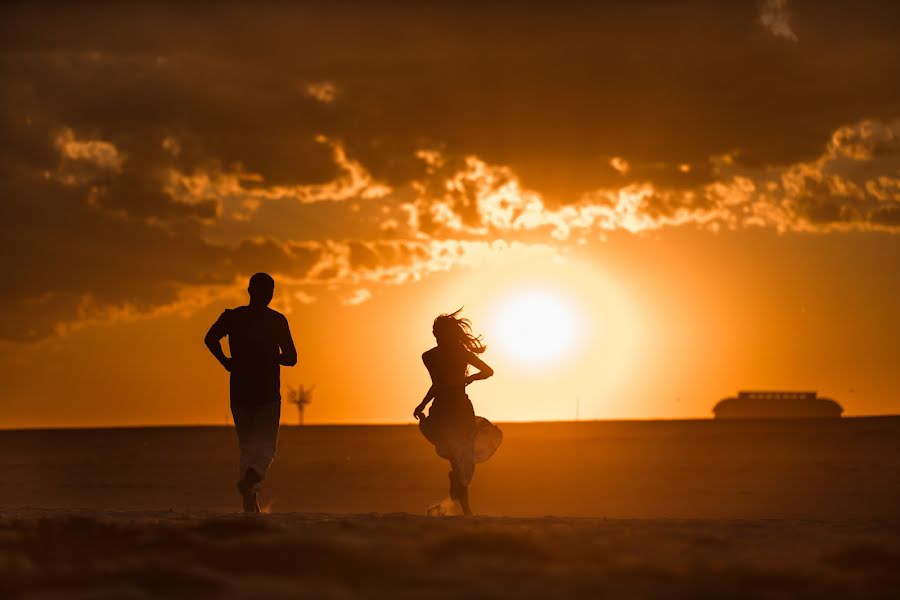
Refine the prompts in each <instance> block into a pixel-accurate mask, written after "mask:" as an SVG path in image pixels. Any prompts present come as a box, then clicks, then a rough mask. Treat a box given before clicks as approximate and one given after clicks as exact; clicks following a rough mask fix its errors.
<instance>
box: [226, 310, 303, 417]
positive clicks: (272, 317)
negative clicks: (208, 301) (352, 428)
mask: <svg viewBox="0 0 900 600" xmlns="http://www.w3.org/2000/svg"><path fill="white" fill-rule="evenodd" d="M212 329H213V330H214V331H216V332H218V333H222V334H225V335H227V336H228V346H229V347H230V349H231V402H232V404H240V405H247V404H265V403H267V402H275V401H278V400H281V366H280V363H279V359H280V357H281V355H282V354H284V355H286V356H293V357H296V354H297V351H296V349H295V348H294V342H293V340H292V339H291V330H290V328H289V327H288V322H287V319H286V318H285V317H284V315H283V314H281V313H280V312H278V311H274V310H272V309H271V308H268V307H254V306H241V307H238V308H235V309H232V310H226V311H225V312H223V313H222V316H220V317H219V320H218V321H216V323H215V324H214V325H213V328H212ZM294 361H295V362H296V358H294ZM291 364H293V363H291Z"/></svg>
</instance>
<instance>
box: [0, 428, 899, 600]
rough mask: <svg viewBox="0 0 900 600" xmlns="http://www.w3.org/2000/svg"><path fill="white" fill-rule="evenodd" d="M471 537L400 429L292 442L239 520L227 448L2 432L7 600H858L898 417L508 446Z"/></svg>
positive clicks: (583, 431)
mask: <svg viewBox="0 0 900 600" xmlns="http://www.w3.org/2000/svg"><path fill="white" fill-rule="evenodd" d="M502 427H503V429H504V431H505V434H506V438H505V441H504V444H503V446H502V447H501V449H500V450H499V451H498V453H497V455H496V456H495V457H494V458H493V459H492V460H491V461H490V462H488V463H485V464H484V465H480V466H479V468H478V471H477V472H476V475H475V480H474V482H473V486H472V500H473V506H474V508H475V510H476V512H478V513H479V514H480V515H482V516H478V517H475V518H461V517H452V518H437V519H435V518H428V517H425V516H422V515H424V512H425V509H426V508H427V506H428V505H430V504H432V503H433V502H435V501H437V500H440V499H441V498H442V497H443V496H444V495H445V488H446V470H447V469H446V466H445V464H444V463H442V461H440V460H439V459H438V458H437V457H436V456H434V455H433V452H432V451H431V450H430V448H429V446H428V445H427V443H426V442H425V441H424V440H422V439H421V437H420V436H419V434H418V432H417V431H416V429H415V428H414V427H412V426H397V427H305V428H297V427H285V428H283V429H282V434H281V441H280V446H279V455H278V458H277V461H276V463H275V465H274V466H273V470H272V472H271V474H270V478H269V480H268V481H267V482H266V490H265V493H264V495H263V498H262V501H263V503H264V504H266V505H267V508H268V510H270V511H271V514H265V515H260V516H243V515H240V514H237V513H236V512H235V511H236V509H237V508H238V507H239V498H238V496H237V493H236V491H235V490H234V481H235V479H236V476H237V474H236V472H235V471H236V467H235V462H236V448H235V441H234V433H233V431H231V430H230V429H227V428H214V427H207V428H156V429H154V428H148V429H110V430H56V431H5V432H0V597H4V598H6V597H73V596H78V597H115V598H118V597H144V596H148V595H149V596H154V595H155V596H165V597H247V598H260V597H313V598H353V597H373V598H374V597H377V598H382V597H391V598H443V597H447V598H451V597H453V598H458V597H466V598H478V597H483V598H531V597H585V598H597V597H604V596H605V597H666V598H670V597H680V598H702V597H708V598H722V597H729V598H751V597H783V598H846V597H858V598H872V597H884V598H888V597H893V594H894V593H895V592H896V590H897V589H898V584H900V444H898V440H900V419H897V418H865V419H844V420H840V421H796V422H790V421H756V422H713V421H666V422H597V423H578V424H573V423H535V424H507V425H502Z"/></svg>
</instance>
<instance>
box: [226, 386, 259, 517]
mask: <svg viewBox="0 0 900 600" xmlns="http://www.w3.org/2000/svg"><path fill="white" fill-rule="evenodd" d="M253 408H254V407H252V406H238V405H234V404H232V405H231V415H232V416H233V417H234V428H235V431H236V432H237V436H238V444H239V446H240V450H241V457H240V469H239V473H240V475H239V476H238V483H237V488H238V491H239V492H240V493H241V496H242V497H243V505H244V512H259V503H258V502H257V485H258V483H259V481H260V479H261V478H259V477H258V476H257V475H256V473H255V471H254V470H253V468H252V465H253V457H254V455H255V454H256V445H257V441H256V435H255V434H254V424H255V414H254V411H253Z"/></svg>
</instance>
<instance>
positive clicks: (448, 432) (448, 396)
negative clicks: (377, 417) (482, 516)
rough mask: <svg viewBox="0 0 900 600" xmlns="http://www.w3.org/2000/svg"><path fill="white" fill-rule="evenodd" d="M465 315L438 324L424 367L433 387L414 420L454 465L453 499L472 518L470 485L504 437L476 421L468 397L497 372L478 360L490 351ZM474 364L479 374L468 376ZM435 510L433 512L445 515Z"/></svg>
mask: <svg viewBox="0 0 900 600" xmlns="http://www.w3.org/2000/svg"><path fill="white" fill-rule="evenodd" d="M460 311H462V309H461V308H460V309H459V310H457V311H456V312H454V313H450V314H444V315H440V316H439V317H438V318H436V319H435V320H434V326H433V328H432V333H434V337H435V339H436V340H437V346H436V347H434V348H432V349H431V350H428V351H427V352H425V353H424V354H423V355H422V362H424V363H425V367H426V368H427V369H428V373H429V375H431V387H430V388H428V392H427V393H426V394H425V397H424V398H423V399H422V402H420V403H419V405H418V406H417V407H416V409H415V411H413V417H415V418H416V419H418V420H419V429H420V430H421V431H422V434H423V435H424V436H425V437H426V438H427V439H428V441H430V442H431V443H432V444H434V446H435V449H436V450H437V453H438V455H439V456H440V457H441V458H445V459H447V460H448V461H450V468H451V470H450V473H449V477H450V498H451V500H453V501H454V502H455V503H459V507H460V508H461V509H462V512H463V514H466V515H471V514H472V509H471V507H470V506H469V483H470V482H471V481H472V475H473V474H474V473H475V463H478V462H484V461H485V460H487V459H488V458H490V457H491V455H492V454H494V452H495V451H496V450H497V447H498V446H499V445H500V442H501V441H502V440H503V433H502V432H501V431H500V429H499V428H498V427H496V426H495V425H492V424H491V423H490V422H489V421H488V420H487V419H484V418H482V417H476V416H475V411H474V409H473V408H472V402H471V401H470V400H469V397H468V396H467V395H466V386H467V385H469V384H470V383H472V382H473V381H478V380H480V379H487V378H488V377H490V376H491V375H493V374H494V370H493V369H491V368H490V367H489V366H488V365H487V363H485V362H484V361H483V360H481V359H480V358H478V356H476V354H481V353H482V352H484V351H485V350H486V349H487V347H486V346H485V345H484V344H483V343H482V341H481V336H475V335H473V334H472V325H471V323H470V322H469V320H468V319H463V318H460V317H458V316H457V315H459V313H460ZM469 365H472V366H473V367H475V368H477V369H478V372H477V373H474V374H472V375H469V374H468V370H469ZM432 400H434V404H432V405H431V409H430V410H429V411H428V416H427V417H426V416H425V413H424V410H425V407H426V406H428V403H429V402H431V401H432ZM439 506H440V505H438V507H439ZM435 508H436V510H429V513H430V514H431V513H433V512H437V513H443V512H445V511H442V510H440V509H439V508H437V507H435Z"/></svg>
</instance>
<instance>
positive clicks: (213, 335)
mask: <svg viewBox="0 0 900 600" xmlns="http://www.w3.org/2000/svg"><path fill="white" fill-rule="evenodd" d="M227 312H228V311H225V312H223V313H222V316H220V317H219V319H218V320H217V321H216V322H215V323H213V324H212V327H210V328H209V331H207V332H206V337H205V338H204V339H203V341H204V343H206V347H207V348H209V351H210V352H212V355H213V356H215V357H216V360H218V361H219V362H220V363H222V366H223V367H225V370H226V371H228V372H231V358H229V357H227V356H225V352H224V351H223V350H222V338H223V337H225V336H226V335H228V327H227V326H226V324H225V314H226V313H227Z"/></svg>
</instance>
